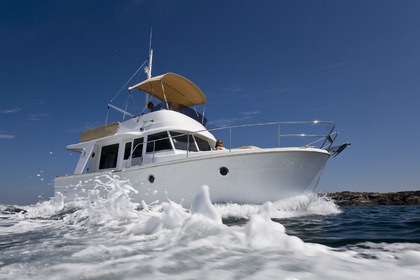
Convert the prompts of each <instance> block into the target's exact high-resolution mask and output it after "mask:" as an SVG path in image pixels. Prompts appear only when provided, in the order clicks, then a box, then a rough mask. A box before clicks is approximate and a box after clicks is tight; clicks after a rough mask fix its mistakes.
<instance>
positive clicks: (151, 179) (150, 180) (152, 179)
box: [148, 175, 155, 183]
mask: <svg viewBox="0 0 420 280" xmlns="http://www.w3.org/2000/svg"><path fill="white" fill-rule="evenodd" d="M148 180H149V182H150V183H153V182H154V181H155V176H153V175H149V179H148Z"/></svg>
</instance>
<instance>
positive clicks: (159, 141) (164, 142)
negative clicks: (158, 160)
mask: <svg viewBox="0 0 420 280" xmlns="http://www.w3.org/2000/svg"><path fill="white" fill-rule="evenodd" d="M162 150H172V146H171V142H170V141H169V138H168V132H167V131H165V132H159V133H156V134H151V135H149V136H148V138H147V150H146V152H147V153H150V152H153V151H156V152H157V151H162Z"/></svg>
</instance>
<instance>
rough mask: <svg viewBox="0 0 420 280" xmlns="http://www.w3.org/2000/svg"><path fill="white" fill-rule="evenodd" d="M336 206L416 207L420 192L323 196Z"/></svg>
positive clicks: (356, 193)
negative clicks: (332, 201)
mask: <svg viewBox="0 0 420 280" xmlns="http://www.w3.org/2000/svg"><path fill="white" fill-rule="evenodd" d="M325 196H327V197H328V198H330V199H332V200H334V202H335V204H337V205H338V206H375V205H416V204H420V191H402V192H393V193H377V192H350V191H343V192H336V193H328V194H325Z"/></svg>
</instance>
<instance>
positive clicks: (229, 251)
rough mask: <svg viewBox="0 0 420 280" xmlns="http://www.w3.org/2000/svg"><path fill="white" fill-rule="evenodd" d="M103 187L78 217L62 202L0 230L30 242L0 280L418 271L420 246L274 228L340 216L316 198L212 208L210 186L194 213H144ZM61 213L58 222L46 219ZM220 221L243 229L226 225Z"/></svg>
mask: <svg viewBox="0 0 420 280" xmlns="http://www.w3.org/2000/svg"><path fill="white" fill-rule="evenodd" d="M108 179H109V180H108ZM98 184H105V185H101V186H100V188H102V189H103V188H106V189H107V191H108V195H107V196H106V197H100V196H99V195H97V193H96V192H93V193H92V194H91V195H90V196H89V198H88V199H87V200H85V201H78V203H77V205H78V208H71V207H69V206H68V205H65V204H63V203H61V202H60V201H59V200H55V201H50V202H44V203H41V204H37V205H35V206H31V207H26V208H25V210H26V211H27V212H26V213H23V212H21V213H17V214H15V215H14V218H13V222H14V225H11V226H8V227H6V228H3V227H0V229H1V231H0V237H1V236H3V237H5V236H6V235H7V236H12V235H15V236H19V237H20V238H22V237H21V236H22V234H24V233H25V232H26V233H27V234H28V236H27V237H26V238H25V237H23V238H24V239H23V240H24V241H25V242H22V243H21V244H19V243H17V244H18V245H15V246H3V247H4V249H3V250H2V256H1V257H0V278H1V279H31V280H32V279H354V278H365V279H395V278H396V277H398V278H402V279H417V278H418V271H420V244H414V243H404V244H403V243H396V244H387V243H380V244H375V243H365V244H362V245H354V246H348V247H345V248H338V249H334V248H330V247H328V246H324V245H321V244H314V243H307V242H304V241H302V240H301V239H300V238H298V237H296V236H292V235H288V234H287V233H286V230H285V228H284V226H283V225H282V224H280V223H278V222H274V221H273V220H272V218H277V217H282V218H284V217H285V218H290V217H298V216H302V215H330V214H336V213H339V209H337V208H336V207H335V206H334V205H333V204H332V202H330V201H328V200H325V199H323V198H318V197H316V196H313V195H306V196H300V197H296V198H291V199H288V200H283V201H277V202H274V203H271V202H267V203H265V204H263V205H236V204H227V205H216V206H214V205H213V204H211V200H210V197H211V187H210V188H209V187H206V186H203V187H202V188H201V189H200V190H199V192H198V193H197V196H196V198H195V200H194V203H193V206H192V208H191V209H184V208H182V207H181V205H179V204H176V203H174V202H171V201H168V202H164V203H161V204H159V205H153V206H150V205H144V204H143V206H146V207H143V209H142V210H138V206H139V205H137V204H135V203H132V202H131V201H130V192H131V191H132V190H131V188H130V184H129V183H128V182H124V181H119V180H118V179H117V178H107V180H99V181H98ZM98 186H99V185H98ZM73 206H74V205H73ZM68 209H72V211H70V212H65V211H67V210H68ZM63 211H64V212H63ZM60 213H61V215H62V218H60V219H54V220H46V219H45V218H46V217H47V216H48V215H51V216H54V215H58V214H60ZM222 216H224V217H226V216H234V217H241V218H246V219H247V220H246V223H245V225H242V226H228V225H225V224H223V223H222V222H221V217H222ZM31 237H32V238H33V239H31ZM35 237H36V238H35ZM1 240H5V239H1Z"/></svg>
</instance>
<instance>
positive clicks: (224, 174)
mask: <svg viewBox="0 0 420 280" xmlns="http://www.w3.org/2000/svg"><path fill="white" fill-rule="evenodd" d="M219 172H220V175H222V176H226V175H228V173H229V169H228V168H227V167H224V166H223V167H220V168H219Z"/></svg>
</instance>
